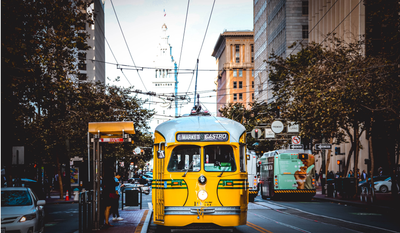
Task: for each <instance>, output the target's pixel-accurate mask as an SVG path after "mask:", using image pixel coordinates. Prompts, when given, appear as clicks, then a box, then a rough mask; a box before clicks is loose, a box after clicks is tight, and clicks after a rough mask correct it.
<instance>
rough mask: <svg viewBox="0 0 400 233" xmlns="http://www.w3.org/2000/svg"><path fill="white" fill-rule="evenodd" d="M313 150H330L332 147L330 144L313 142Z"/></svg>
mask: <svg viewBox="0 0 400 233" xmlns="http://www.w3.org/2000/svg"><path fill="white" fill-rule="evenodd" d="M314 148H315V150H331V149H332V144H322V143H318V144H315V147H314Z"/></svg>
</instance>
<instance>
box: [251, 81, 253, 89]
mask: <svg viewBox="0 0 400 233" xmlns="http://www.w3.org/2000/svg"><path fill="white" fill-rule="evenodd" d="M251 88H253V89H254V81H251Z"/></svg>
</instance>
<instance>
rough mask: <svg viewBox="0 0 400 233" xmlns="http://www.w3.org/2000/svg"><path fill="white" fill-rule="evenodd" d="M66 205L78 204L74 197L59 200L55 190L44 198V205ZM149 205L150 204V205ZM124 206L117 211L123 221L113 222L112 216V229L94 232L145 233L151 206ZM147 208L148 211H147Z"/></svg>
mask: <svg viewBox="0 0 400 233" xmlns="http://www.w3.org/2000/svg"><path fill="white" fill-rule="evenodd" d="M68 203H79V202H78V201H75V200H74V195H70V196H69V200H68V201H67V200H66V199H65V195H64V198H63V199H60V192H59V191H57V190H52V191H51V192H50V198H48V197H46V204H68ZM150 205H151V204H150ZM150 205H149V206H142V209H140V207H139V206H134V207H132V206H125V207H124V209H123V210H122V209H121V208H120V209H119V210H118V211H119V215H120V217H122V218H123V219H124V220H122V221H113V220H112V216H111V217H110V220H109V222H110V224H111V225H113V227H108V228H102V229H100V230H98V231H96V232H101V233H113V232H118V233H146V232H147V229H148V226H149V225H150V220H151V215H152V214H153V209H152V206H150ZM147 208H148V209H147ZM75 233H78V232H75Z"/></svg>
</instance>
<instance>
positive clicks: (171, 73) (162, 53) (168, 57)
mask: <svg viewBox="0 0 400 233" xmlns="http://www.w3.org/2000/svg"><path fill="white" fill-rule="evenodd" d="M167 30H168V27H167V25H165V24H163V25H162V27H161V36H160V42H159V44H158V46H157V54H156V57H155V59H154V62H153V66H154V68H155V70H154V76H153V77H152V88H151V89H152V90H154V91H155V92H156V93H157V94H159V95H160V94H164V97H161V98H158V97H157V98H156V97H153V100H151V102H152V103H153V105H152V107H154V110H155V112H156V115H155V116H154V117H153V119H152V120H151V121H150V128H151V131H150V132H154V130H155V128H156V127H157V125H159V124H161V123H163V122H165V121H168V120H171V119H173V118H175V117H177V116H178V108H177V103H176V100H175V101H174V100H173V99H176V98H172V96H173V95H174V96H176V94H177V92H178V81H177V77H178V76H177V74H178V73H177V64H176V62H175V60H174V57H173V56H172V46H171V45H170V44H169V41H168V39H169V35H168V34H167Z"/></svg>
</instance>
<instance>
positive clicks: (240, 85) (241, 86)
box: [239, 81, 243, 89]
mask: <svg viewBox="0 0 400 233" xmlns="http://www.w3.org/2000/svg"><path fill="white" fill-rule="evenodd" d="M239 88H240V89H242V88H243V85H242V81H239Z"/></svg>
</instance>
